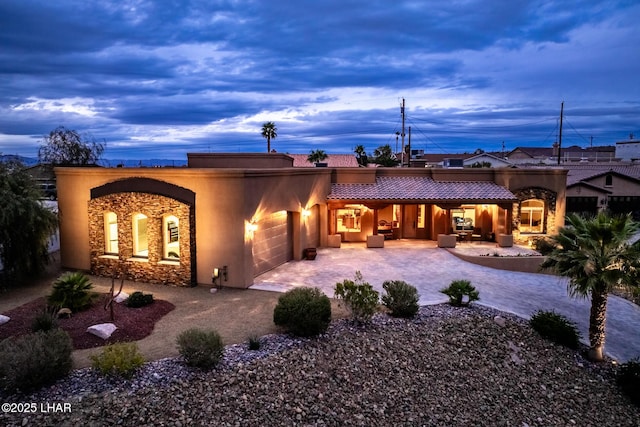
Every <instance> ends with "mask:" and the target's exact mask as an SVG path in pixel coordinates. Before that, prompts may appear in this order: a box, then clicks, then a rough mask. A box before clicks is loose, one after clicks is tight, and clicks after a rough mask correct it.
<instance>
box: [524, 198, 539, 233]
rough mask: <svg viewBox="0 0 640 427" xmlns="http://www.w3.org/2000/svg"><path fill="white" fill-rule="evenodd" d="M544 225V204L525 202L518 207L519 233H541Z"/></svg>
mask: <svg viewBox="0 0 640 427" xmlns="http://www.w3.org/2000/svg"><path fill="white" fill-rule="evenodd" d="M543 225H544V202H543V201H542V200H535V199H531V200H525V201H524V202H522V205H521V207H520V232H521V233H542V230H543V229H544V228H543Z"/></svg>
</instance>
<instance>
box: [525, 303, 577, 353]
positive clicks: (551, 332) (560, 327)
mask: <svg viewBox="0 0 640 427" xmlns="http://www.w3.org/2000/svg"><path fill="white" fill-rule="evenodd" d="M529 324H530V325H531V327H532V328H533V329H534V330H536V331H537V332H538V333H539V334H540V335H541V336H542V337H544V338H546V339H549V340H551V341H553V342H555V343H557V344H560V345H563V346H565V347H569V348H573V349H576V348H578V344H579V343H580V334H579V333H578V329H577V328H576V325H575V324H574V323H573V322H571V321H570V320H569V319H567V318H566V317H564V316H563V315H561V314H558V313H555V312H553V311H543V310H539V311H537V312H536V313H534V314H533V316H531V320H529Z"/></svg>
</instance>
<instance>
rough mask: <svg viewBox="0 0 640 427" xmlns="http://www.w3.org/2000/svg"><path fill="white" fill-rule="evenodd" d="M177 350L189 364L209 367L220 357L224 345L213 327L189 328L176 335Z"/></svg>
mask: <svg viewBox="0 0 640 427" xmlns="http://www.w3.org/2000/svg"><path fill="white" fill-rule="evenodd" d="M177 342H178V351H179V352H180V355H181V356H182V357H183V358H184V360H185V362H186V363H187V365H189V366H194V367H196V368H202V369H209V368H212V367H214V366H215V365H216V364H217V363H218V362H219V361H220V359H221V358H222V353H223V352H224V345H223V344H222V338H221V337H220V334H218V332H216V331H215V330H213V329H207V330H204V329H198V328H191V329H187V330H186V331H184V332H182V333H181V334H180V335H178V339H177Z"/></svg>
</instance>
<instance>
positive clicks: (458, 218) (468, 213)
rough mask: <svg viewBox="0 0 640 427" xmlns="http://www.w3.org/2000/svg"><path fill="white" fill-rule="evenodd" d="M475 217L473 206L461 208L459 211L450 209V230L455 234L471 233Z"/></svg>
mask: <svg viewBox="0 0 640 427" xmlns="http://www.w3.org/2000/svg"><path fill="white" fill-rule="evenodd" d="M475 217H476V208H475V206H461V207H460V209H451V228H453V231H455V232H459V231H473V227H474V222H475Z"/></svg>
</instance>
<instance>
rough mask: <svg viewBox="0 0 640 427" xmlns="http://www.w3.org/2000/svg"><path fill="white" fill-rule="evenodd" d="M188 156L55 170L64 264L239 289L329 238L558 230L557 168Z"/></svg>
mask: <svg viewBox="0 0 640 427" xmlns="http://www.w3.org/2000/svg"><path fill="white" fill-rule="evenodd" d="M187 157H188V166H187V167H186V168H124V167H123V168H84V167H73V168H62V167H61V168H56V170H55V171H56V175H57V182H58V204H59V206H60V212H64V215H61V217H60V241H61V243H60V245H61V250H60V255H61V264H62V267H63V268H69V269H78V270H87V271H90V272H91V273H92V274H96V275H102V276H107V277H109V276H111V277H113V276H116V275H119V274H120V273H124V274H125V276H126V277H127V278H129V279H132V280H140V281H147V282H152V283H160V284H173V285H181V286H195V285H197V284H211V276H212V272H213V270H214V269H220V268H222V267H224V266H226V269H224V270H223V271H226V273H227V274H226V275H225V280H226V281H223V283H222V284H223V285H224V286H231V287H238V288H246V287H248V286H250V285H251V284H252V283H253V280H254V277H256V276H257V275H259V274H261V273H263V272H265V271H268V270H270V269H272V268H274V267H276V266H278V265H280V264H283V263H286V262H287V261H289V260H300V259H302V258H303V254H304V251H305V249H306V248H315V247H322V246H327V245H328V244H329V241H332V242H333V241H334V240H335V237H337V235H339V236H340V239H339V240H342V241H350V242H365V241H366V240H367V238H368V236H370V235H375V234H378V233H379V232H381V233H382V232H384V233H386V237H391V238H402V239H429V240H437V238H438V235H439V234H449V233H457V232H460V234H463V233H462V232H466V231H471V232H473V234H475V235H478V236H481V238H485V239H491V238H493V237H494V236H496V235H498V234H507V235H510V234H512V235H513V237H514V238H515V239H516V240H517V241H521V242H526V241H527V240H529V239H531V238H533V237H536V236H544V235H547V234H555V233H556V232H557V230H558V229H559V227H561V226H563V225H564V215H565V188H566V171H564V170H554V169H538V170H535V169H512V168H499V169H487V168H484V169H479V168H478V169H476V168H464V169H445V168H358V167H327V168H324V167H323V168H317V167H294V158H293V157H292V156H288V155H285V154H280V153H264V154H257V153H252V154H232V153H222V154H213V153H197V154H188V155H187ZM460 227H462V228H460ZM379 230H380V231H379ZM363 244H364V243H363ZM218 271H220V270H218Z"/></svg>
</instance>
